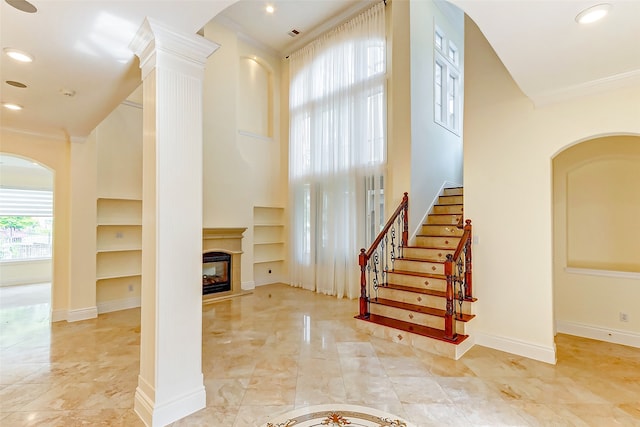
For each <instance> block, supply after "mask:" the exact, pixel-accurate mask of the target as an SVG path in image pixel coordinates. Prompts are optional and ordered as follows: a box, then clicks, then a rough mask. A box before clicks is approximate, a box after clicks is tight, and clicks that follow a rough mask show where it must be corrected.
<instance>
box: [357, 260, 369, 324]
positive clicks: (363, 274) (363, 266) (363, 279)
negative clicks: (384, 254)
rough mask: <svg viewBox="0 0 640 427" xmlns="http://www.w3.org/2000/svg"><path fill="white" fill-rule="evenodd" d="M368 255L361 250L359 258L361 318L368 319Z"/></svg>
mask: <svg viewBox="0 0 640 427" xmlns="http://www.w3.org/2000/svg"><path fill="white" fill-rule="evenodd" d="M368 261H369V260H368V259H367V254H366V253H365V249H364V248H362V249H360V255H359V256H358V264H359V265H360V317H361V318H368V317H369V310H368V307H367V262H368Z"/></svg>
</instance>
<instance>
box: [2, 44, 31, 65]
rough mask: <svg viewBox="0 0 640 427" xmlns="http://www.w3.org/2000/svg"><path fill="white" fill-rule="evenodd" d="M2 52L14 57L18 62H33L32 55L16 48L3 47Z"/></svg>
mask: <svg viewBox="0 0 640 427" xmlns="http://www.w3.org/2000/svg"><path fill="white" fill-rule="evenodd" d="M4 53H6V54H7V56H8V57H9V58H11V59H15V60H16V61H18V62H33V56H31V55H29V54H28V53H27V52H23V51H21V50H18V49H12V48H9V47H5V48H4Z"/></svg>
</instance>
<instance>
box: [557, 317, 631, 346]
mask: <svg viewBox="0 0 640 427" xmlns="http://www.w3.org/2000/svg"><path fill="white" fill-rule="evenodd" d="M556 331H557V332H558V333H560V334H567V335H574V336H576V337H583V338H590V339H594V340H598V341H605V342H610V343H613V344H622V345H628V346H630V347H636V348H640V333H637V332H632V331H623V330H620V329H611V328H603V327H601V326H595V325H587V324H584V323H577V322H569V321H565V320H558V321H557V322H556Z"/></svg>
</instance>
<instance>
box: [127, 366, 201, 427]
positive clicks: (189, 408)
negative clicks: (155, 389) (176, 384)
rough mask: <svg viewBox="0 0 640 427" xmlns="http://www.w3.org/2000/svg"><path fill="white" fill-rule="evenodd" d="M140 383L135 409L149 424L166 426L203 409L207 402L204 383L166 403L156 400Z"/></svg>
mask: <svg viewBox="0 0 640 427" xmlns="http://www.w3.org/2000/svg"><path fill="white" fill-rule="evenodd" d="M138 381H140V378H138ZM138 384H139V385H138V388H137V389H136V393H135V398H134V407H133V409H134V411H135V412H136V414H138V416H139V417H140V418H141V419H142V421H143V422H144V423H145V425H147V426H166V425H168V424H171V423H173V422H174V421H177V420H179V419H181V418H184V417H186V416H188V415H191V414H193V413H194V412H196V411H199V410H200V409H203V408H204V407H206V404H207V399H206V393H205V388H204V384H203V385H202V386H199V387H197V388H196V389H195V390H193V391H192V392H190V393H184V394H182V395H181V396H177V397H175V398H174V399H172V400H170V401H169V402H167V403H164V404H157V403H156V402H154V401H153V400H152V399H151V398H150V397H149V394H148V393H145V391H144V387H141V385H140V383H138Z"/></svg>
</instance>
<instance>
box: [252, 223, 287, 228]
mask: <svg viewBox="0 0 640 427" xmlns="http://www.w3.org/2000/svg"><path fill="white" fill-rule="evenodd" d="M253 226H254V227H284V224H277V223H263V224H253Z"/></svg>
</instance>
